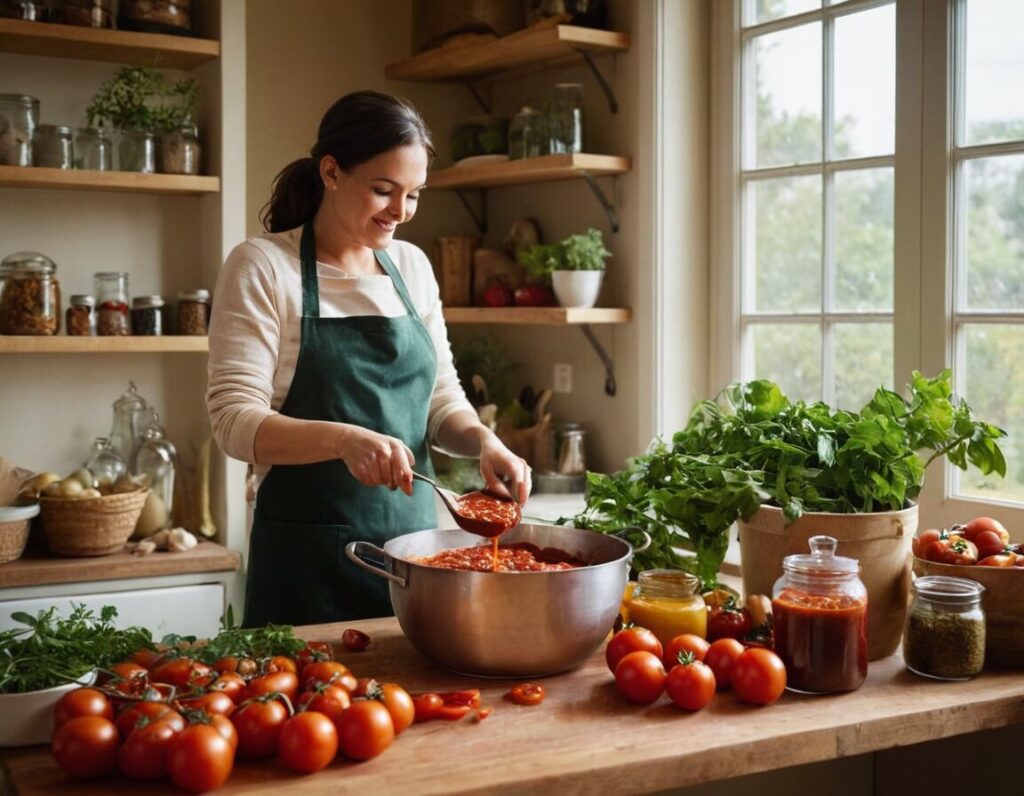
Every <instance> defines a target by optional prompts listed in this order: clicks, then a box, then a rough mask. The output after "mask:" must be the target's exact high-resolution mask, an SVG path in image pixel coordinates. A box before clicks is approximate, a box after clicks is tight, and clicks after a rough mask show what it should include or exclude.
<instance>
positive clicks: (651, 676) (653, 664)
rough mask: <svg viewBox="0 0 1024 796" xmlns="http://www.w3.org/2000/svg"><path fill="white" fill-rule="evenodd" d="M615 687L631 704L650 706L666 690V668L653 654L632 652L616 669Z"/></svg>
mask: <svg viewBox="0 0 1024 796" xmlns="http://www.w3.org/2000/svg"><path fill="white" fill-rule="evenodd" d="M615 685H616V686H617V687H618V689H619V691H620V693H621V694H622V695H623V696H624V697H626V699H628V700H629V701H630V702H635V703H636V704H638V705H649V704H650V703H651V702H653V701H654V700H656V699H657V698H658V697H660V696H661V692H662V691H664V690H665V667H664V665H662V663H661V658H660V657H658V656H657V655H655V654H654V653H651V652H644V651H639V652H631V653H629V654H628V655H627V656H626V657H624V658H623V659H622V660H621V661H619V665H618V666H616V667H615Z"/></svg>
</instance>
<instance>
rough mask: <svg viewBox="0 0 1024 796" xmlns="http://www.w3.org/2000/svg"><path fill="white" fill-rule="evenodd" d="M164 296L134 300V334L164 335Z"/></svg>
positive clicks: (141, 297)
mask: <svg viewBox="0 0 1024 796" xmlns="http://www.w3.org/2000/svg"><path fill="white" fill-rule="evenodd" d="M163 306H164V299H163V296H136V297H135V298H133V299H132V334H133V335H142V336H157V335H162V334H163V333H164V321H163Z"/></svg>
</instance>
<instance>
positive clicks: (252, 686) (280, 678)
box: [245, 672, 299, 703]
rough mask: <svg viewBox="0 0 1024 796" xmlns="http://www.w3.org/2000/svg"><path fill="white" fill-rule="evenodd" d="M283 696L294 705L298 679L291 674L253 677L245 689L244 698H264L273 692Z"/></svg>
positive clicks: (277, 673) (272, 673) (297, 692)
mask: <svg viewBox="0 0 1024 796" xmlns="http://www.w3.org/2000/svg"><path fill="white" fill-rule="evenodd" d="M275 691H276V692H277V693H279V694H284V695H285V696H286V697H288V699H289V700H290V701H291V702H292V703H294V702H295V699H296V697H297V696H298V694H299V678H298V677H297V676H296V675H295V674H294V673H293V672H269V673H267V674H262V675H260V676H259V677H254V678H252V679H251V680H250V681H249V685H247V686H246V688H245V696H246V698H251V697H258V696H264V695H266V694H272V693H274V692H275Z"/></svg>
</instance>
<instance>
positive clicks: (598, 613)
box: [345, 525, 650, 677]
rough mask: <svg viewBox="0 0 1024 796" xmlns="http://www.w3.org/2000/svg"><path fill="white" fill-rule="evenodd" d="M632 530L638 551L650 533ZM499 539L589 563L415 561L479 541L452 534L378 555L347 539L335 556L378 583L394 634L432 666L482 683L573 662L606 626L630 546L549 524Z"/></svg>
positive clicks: (407, 542)
mask: <svg viewBox="0 0 1024 796" xmlns="http://www.w3.org/2000/svg"><path fill="white" fill-rule="evenodd" d="M637 533H638V535H639V534H642V535H643V536H644V537H645V539H646V541H645V543H644V546H643V547H642V548H639V549H641V550H642V549H646V547H647V545H649V544H650V537H648V536H647V534H645V533H643V532H637ZM501 541H502V543H506V542H531V543H533V544H535V545H537V546H538V547H556V548H558V549H560V550H564V551H565V552H567V553H571V554H572V555H574V556H576V557H578V558H580V559H582V560H583V561H586V562H588V564H589V566H586V567H579V568H577V569H569V570H558V571H552V572H468V571H463V570H453V569H439V568H436V567H428V566H424V565H422V564H417V563H415V559H418V558H422V557H424V556H429V555H433V554H434V553H438V552H440V551H441V550H448V549H451V548H455V547H470V546H473V545H476V544H479V543H480V537H479V536H474V535H472V534H468V533H466V532H465V531H460V530H445V531H438V530H429V531H418V532H416V533H410V534H406V535H405V536H399V537H397V538H395V539H392V540H391V541H389V542H387V543H386V544H385V545H384V549H383V550H382V549H381V548H379V547H377V546H376V545H373V544H370V543H369V542H351V543H349V544H348V545H347V546H346V547H345V554H346V555H347V556H348V557H349V558H350V559H351V560H352V561H354V562H355V563H356V564H358V565H359V566H361V567H363V568H364V569H366V570H369V571H370V572H372V573H374V574H375V575H378V576H380V577H382V578H387V579H388V581H389V582H390V583H389V587H390V592H391V602H392V603H393V604H394V608H395V615H396V616H397V617H398V623H399V625H401V627H402V631H403V632H404V633H405V635H406V636H407V637H408V638H409V641H411V642H412V644H413V646H414V647H416V649H417V650H419V651H420V652H421V653H422V654H423V655H424V656H426V657H427V658H429V659H430V660H431V661H433V662H434V663H436V664H437V665H438V666H441V667H443V668H445V669H449V670H451V671H454V672H459V673H462V674H471V675H478V676H484V677H537V676H541V675H545V674H554V673H556V672H562V671H565V670H567V669H572V668H573V667H575V666H579V665H580V664H581V663H583V661H585V660H586V659H587V658H589V657H590V656H591V655H592V654H593V652H594V650H596V649H597V648H598V647H599V646H600V644H601V642H602V641H603V640H604V639H605V637H606V636H607V635H608V631H609V630H611V628H612V625H614V623H615V617H616V615H617V614H618V611H619V605H620V604H621V602H622V592H623V590H624V589H625V586H626V581H627V579H628V577H629V564H630V561H631V559H632V558H633V548H632V547H631V546H630V544H629V543H628V542H625V541H623V540H622V539H619V538H617V537H615V536H608V535H605V534H601V533H596V532H594V531H586V530H582V529H579V528H565V527H562V526H558V525H520V526H518V527H517V528H514V529H512V530H511V531H509V532H508V533H506V534H504V535H503V536H502V537H501Z"/></svg>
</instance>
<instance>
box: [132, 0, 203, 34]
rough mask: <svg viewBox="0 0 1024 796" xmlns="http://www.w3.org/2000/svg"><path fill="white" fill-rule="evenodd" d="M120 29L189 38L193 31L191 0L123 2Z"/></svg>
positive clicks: (138, 0)
mask: <svg viewBox="0 0 1024 796" xmlns="http://www.w3.org/2000/svg"><path fill="white" fill-rule="evenodd" d="M117 22H118V27H120V28H123V29H124V30H138V31H143V32H144V33H170V34H174V35H179V36H182V35H185V36H187V35H188V34H189V33H190V32H191V31H192V3H191V0H121V3H120V5H119V7H118V14H117Z"/></svg>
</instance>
